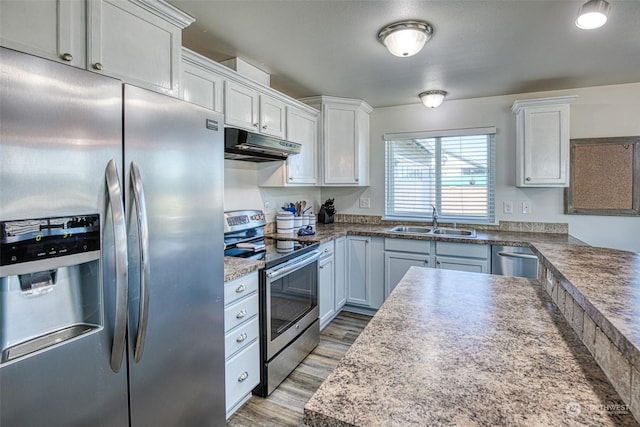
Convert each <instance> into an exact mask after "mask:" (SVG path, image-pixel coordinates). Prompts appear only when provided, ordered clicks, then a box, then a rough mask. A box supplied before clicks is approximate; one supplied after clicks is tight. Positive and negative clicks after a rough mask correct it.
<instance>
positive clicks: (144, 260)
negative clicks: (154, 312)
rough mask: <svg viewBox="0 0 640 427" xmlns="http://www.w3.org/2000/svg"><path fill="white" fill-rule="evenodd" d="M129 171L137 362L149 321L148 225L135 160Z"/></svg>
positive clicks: (140, 356) (135, 352) (135, 354)
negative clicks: (136, 256)
mask: <svg viewBox="0 0 640 427" xmlns="http://www.w3.org/2000/svg"><path fill="white" fill-rule="evenodd" d="M130 171H131V172H130V182H131V190H132V193H133V198H134V200H135V205H136V219H137V223H138V247H139V250H140V306H139V310H140V313H139V316H138V336H137V337H136V345H135V349H134V352H133V357H134V360H135V361H136V363H137V362H139V361H140V359H141V358H142V352H143V350H144V342H145V338H146V336H147V324H148V321H149V288H148V286H147V282H148V279H149V227H148V222H147V207H146V202H145V199H144V189H143V186H142V177H141V176H140V169H139V168H138V164H137V163H136V162H131V169H130Z"/></svg>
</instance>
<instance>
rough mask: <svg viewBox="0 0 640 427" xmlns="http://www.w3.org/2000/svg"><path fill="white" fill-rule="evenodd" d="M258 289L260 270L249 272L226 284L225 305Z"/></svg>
mask: <svg viewBox="0 0 640 427" xmlns="http://www.w3.org/2000/svg"><path fill="white" fill-rule="evenodd" d="M257 290H258V272H257V271H255V272H253V273H250V274H247V275H246V276H242V277H240V278H238V279H235V280H232V281H230V282H227V283H225V284H224V305H229V304H231V303H233V302H235V301H237V300H239V299H240V298H242V297H245V296H247V295H250V294H251V293H252V292H255V291H257Z"/></svg>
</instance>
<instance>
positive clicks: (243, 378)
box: [238, 371, 249, 383]
mask: <svg viewBox="0 0 640 427" xmlns="http://www.w3.org/2000/svg"><path fill="white" fill-rule="evenodd" d="M247 378H249V372H247V371H244V372H243V373H241V374H240V376H239V377H238V382H239V383H241V382H243V381H244V380H246V379H247Z"/></svg>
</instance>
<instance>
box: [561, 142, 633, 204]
mask: <svg viewBox="0 0 640 427" xmlns="http://www.w3.org/2000/svg"><path fill="white" fill-rule="evenodd" d="M570 153H571V165H570V174H571V178H570V186H569V188H567V189H566V191H565V213H568V214H577V215H621V216H633V215H640V206H639V205H640V197H639V191H640V186H639V183H640V136H638V137H613V138H587V139H572V140H571V145H570Z"/></svg>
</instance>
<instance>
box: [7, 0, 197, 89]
mask: <svg viewBox="0 0 640 427" xmlns="http://www.w3.org/2000/svg"><path fill="white" fill-rule="evenodd" d="M193 21H194V19H193V18H192V17H190V16H189V15H187V14H185V13H183V12H182V11H180V10H178V9H176V8H174V7H173V6H171V5H169V4H168V3H166V2H164V1H162V0H144V1H142V0H90V1H87V2H84V1H79V0H39V1H24V0H19V1H15V0H2V1H0V43H1V44H2V45H3V46H6V47H9V48H12V49H16V50H19V51H22V52H26V53H30V54H33V55H36V56H40V57H43V58H47V59H52V60H55V61H59V62H64V63H68V64H70V65H73V66H75V67H79V68H86V69H88V70H91V71H93V72H96V73H100V74H105V75H108V76H111V77H116V78H118V79H121V80H123V81H125V82H127V83H131V84H134V85H136V86H140V87H145V88H147V89H151V90H154V91H156V92H162V93H165V94H168V95H173V96H178V95H179V91H180V47H181V45H182V29H183V28H185V27H186V26H187V25H189V24H191V23H192V22H193ZM85 52H86V53H85Z"/></svg>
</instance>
